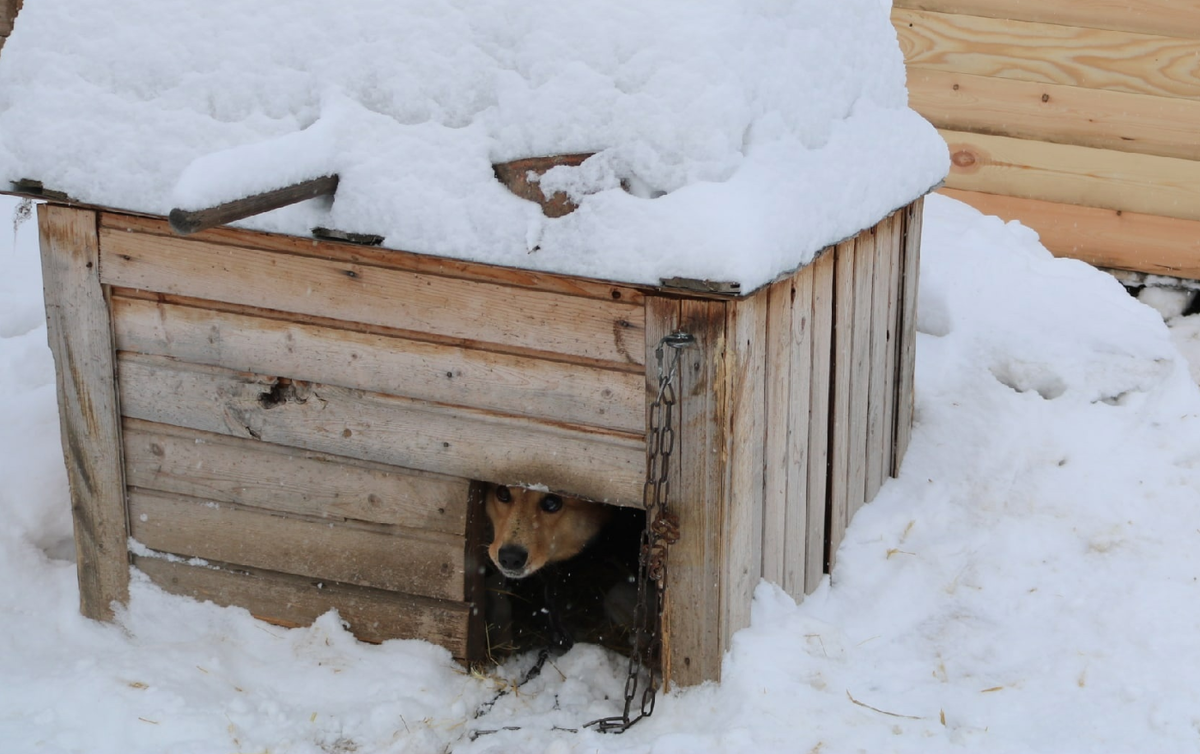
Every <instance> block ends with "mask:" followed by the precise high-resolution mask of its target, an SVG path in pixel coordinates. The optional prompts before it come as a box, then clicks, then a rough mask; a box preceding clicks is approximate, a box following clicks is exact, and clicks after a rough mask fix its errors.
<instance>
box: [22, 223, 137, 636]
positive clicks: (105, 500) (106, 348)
mask: <svg viewBox="0 0 1200 754" xmlns="http://www.w3.org/2000/svg"><path fill="white" fill-rule="evenodd" d="M38 229H39V233H40V237H41V248H42V280H43V285H44V287H45V297H46V324H47V338H48V340H49V343H50V350H51V351H52V352H53V354H54V371H55V378H56V384H57V388H58V406H59V427H60V429H61V431H62V446H63V458H64V460H65V462H66V466H67V478H68V482H69V483H70V489H71V512H72V516H73V519H74V524H75V557H76V562H77V563H78V566H79V567H78V572H79V602H80V610H81V612H82V613H83V614H84V615H86V616H88V617H89V618H97V619H102V620H109V619H111V618H112V616H113V612H112V607H111V605H112V603H113V602H122V603H123V602H126V601H127V600H128V594H129V559H128V556H127V554H126V540H127V539H128V527H127V525H126V521H125V481H124V478H123V473H124V464H123V462H122V460H121V424H120V407H119V404H118V400H117V392H116V386H115V383H114V376H115V374H116V372H115V369H114V363H113V361H114V355H113V343H112V324H111V322H110V319H109V310H108V303H107V300H106V292H105V290H104V287H103V286H102V285H101V281H100V249H99V246H98V243H97V238H96V213H95V212H91V211H89V210H80V209H71V208H68V207H60V206H55V205H50V204H40V205H38Z"/></svg>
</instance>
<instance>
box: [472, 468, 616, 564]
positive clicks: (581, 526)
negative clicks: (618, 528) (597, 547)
mask: <svg viewBox="0 0 1200 754" xmlns="http://www.w3.org/2000/svg"><path fill="white" fill-rule="evenodd" d="M485 503H486V507H487V514H488V518H489V519H491V522H492V544H491V545H489V546H488V555H489V556H491V558H492V562H493V563H495V564H496V567H497V568H499V569H500V572H501V573H503V574H504V575H505V576H507V577H508V578H510V579H523V578H525V577H526V576H528V575H530V574H532V573H535V572H536V571H537V570H538V569H540V568H542V567H543V566H545V565H546V564H547V563H556V562H558V561H560V560H566V559H568V558H571V557H574V556H575V555H578V554H579V552H580V551H581V550H583V548H584V547H586V546H587V543H588V542H589V541H591V539H592V538H593V537H595V536H596V535H597V534H599V533H600V530H601V529H602V528H604V524H605V523H607V521H608V518H609V515H610V509H609V508H608V506H606V505H600V504H598V503H589V502H587V501H585V500H580V499H579V498H574V497H564V496H562V495H556V494H554V493H553V492H538V491H536V490H527V489H524V488H522V487H505V486H502V485H493V484H489V485H488V487H487V494H486V496H485Z"/></svg>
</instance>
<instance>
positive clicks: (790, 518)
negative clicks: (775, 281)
mask: <svg viewBox="0 0 1200 754" xmlns="http://www.w3.org/2000/svg"><path fill="white" fill-rule="evenodd" d="M813 279H814V272H813V266H812V265H810V266H808V267H804V268H802V269H801V270H799V271H798V272H797V273H796V274H795V275H793V276H792V281H793V283H792V285H793V290H794V291H795V299H794V302H793V304H792V307H791V311H790V312H789V313H790V315H791V318H792V326H791V328H790V329H791V338H790V342H789V344H788V353H787V354H786V355H784V356H783V357H782V358H785V359H787V360H788V361H789V362H790V363H791V374H792V383H791V391H790V399H789V401H788V403H787V405H786V406H780V407H779V408H778V410H780V411H786V412H787V424H788V439H787V458H786V468H787V516H786V520H785V522H784V542H785V548H784V567H783V582H782V584H781V586H782V587H783V588H784V590H786V591H787V593H788V594H790V595H792V597H793V598H794V599H796V600H801V599H804V594H805V591H804V581H805V571H806V570H807V568H808V557H809V547H810V546H811V545H812V544H813V543H812V541H811V538H810V534H811V532H810V531H809V522H810V520H811V515H810V512H809V509H808V508H809V505H810V500H809V497H808V483H809V473H808V467H809V448H810V442H811V439H810V436H809V432H810V426H811V424H812V420H813V415H814V411H813V407H812V382H813V379H812V378H813V364H812V351H813V330H812V324H813ZM826 366H828V364H826ZM768 408H769V409H770V406H768ZM826 409H828V397H826ZM775 410H776V409H770V411H771V412H772V413H773V412H774V411H775ZM768 416H770V414H768ZM828 433H829V430H828V429H827V428H826V429H825V436H824V437H823V438H821V444H822V445H825V444H826V443H828V441H829V436H828ZM767 468H768V471H769V470H770V466H769V465H768V467H767ZM824 505H825V500H824V498H823V497H822V498H821V500H820V503H819V506H820V507H821V508H822V509H823V508H824ZM765 528H766V524H765V523H764V531H765ZM817 536H818V537H820V539H818V540H817V541H816V543H815V546H816V548H817V550H820V551H823V550H824V545H823V542H822V540H823V539H824V537H825V523H824V521H823V520H822V521H821V522H820V524H819V533H818V535H817ZM763 539H764V542H765V541H766V537H765V536H764V538H763ZM822 556H823V552H822Z"/></svg>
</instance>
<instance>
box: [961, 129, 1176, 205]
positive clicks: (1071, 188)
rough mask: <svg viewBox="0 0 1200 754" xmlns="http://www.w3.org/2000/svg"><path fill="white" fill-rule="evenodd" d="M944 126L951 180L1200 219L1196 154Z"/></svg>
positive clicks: (1009, 192) (980, 187)
mask: <svg viewBox="0 0 1200 754" xmlns="http://www.w3.org/2000/svg"><path fill="white" fill-rule="evenodd" d="M941 134H942V137H943V138H945V140H946V142H947V143H948V144H949V146H950V160H951V167H950V175H949V176H948V177H947V178H946V186H947V187H948V188H953V189H963V190H966V191H982V192H986V193H990V194H1006V195H1008V196H1018V197H1022V198H1025V199H1042V200H1047V201H1052V202H1062V203H1065V204H1078V205H1083V206H1089V207H1102V208H1106V209H1112V210H1121V211H1127V212H1140V213H1143V214H1151V215H1166V216H1169V217H1178V218H1182V219H1187V220H1200V170H1198V169H1197V163H1195V162H1192V161H1190V160H1180V159H1175V158H1172V157H1156V156H1152V155H1139V154H1129V153H1126V152H1116V151H1113V150H1109V149H1092V148H1089V147H1076V146H1071V145H1067V144H1050V143H1047V142H1042V141H1032V140H1028V139H1011V138H1008V137H1005V136H987V135H984V134H972V133H966V132H963V131H946V130H942V131H941Z"/></svg>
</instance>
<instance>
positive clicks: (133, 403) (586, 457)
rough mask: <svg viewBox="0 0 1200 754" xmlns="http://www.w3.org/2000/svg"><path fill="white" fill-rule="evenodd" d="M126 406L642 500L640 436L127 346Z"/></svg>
mask: <svg viewBox="0 0 1200 754" xmlns="http://www.w3.org/2000/svg"><path fill="white" fill-rule="evenodd" d="M118 370H119V383H120V385H121V399H122V406H123V409H124V412H125V415H126V416H128V417H130V418H134V419H142V420H145V421H152V422H157V423H161V424H173V425H176V426H180V427H188V428H191V429H199V430H202V431H205V432H215V433H218V434H224V435H231V436H234V437H252V438H254V439H259V440H263V441H265V442H269V443H275V444H278V445H286V446H289V447H295V448H302V449H305V450H314V451H317V452H321V453H330V454H333V455H338V456H346V457H350V458H357V459H361V460H366V461H375V462H379V463H385V464H389V465H392V466H400V467H403V468H411V469H418V470H422V471H431V472H435V473H440V474H446V475H449V476H454V477H462V478H466V479H479V480H485V481H494V482H501V483H507V484H525V485H532V484H544V485H547V486H549V487H550V488H552V489H555V490H559V491H562V492H564V493H570V494H575V495H579V496H582V497H586V498H588V499H592V500H597V501H607V502H614V503H621V504H630V505H640V504H641V492H642V475H643V471H644V463H645V458H644V455H645V439H644V437H643V436H642V435H630V434H623V433H617V432H612V431H602V430H598V429H594V428H582V427H579V426H576V425H568V424H563V423H557V424H551V423H546V422H538V421H534V420H531V419H526V418H523V417H512V416H505V415H501V414H493V413H490V412H485V411H478V410H474V409H466V408H460V407H445V406H439V405H434V404H428V403H424V402H422V401H414V400H410V399H406V398H397V397H393V396H386V395H381V394H378V393H369V392H365V391H361V390H352V389H348V388H341V387H335V386H329V385H323V384H309V383H293V382H290V381H288V380H279V379H276V378H274V377H266V376H261V375H254V374H247V373H239V372H233V371H230V370H226V369H220V368H216V367H206V366H200V365H190V364H181V363H177V362H173V361H171V360H170V359H165V358H161V357H152V356H141V355H137V354H128V353H122V355H121V358H120V361H119V366H118Z"/></svg>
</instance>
